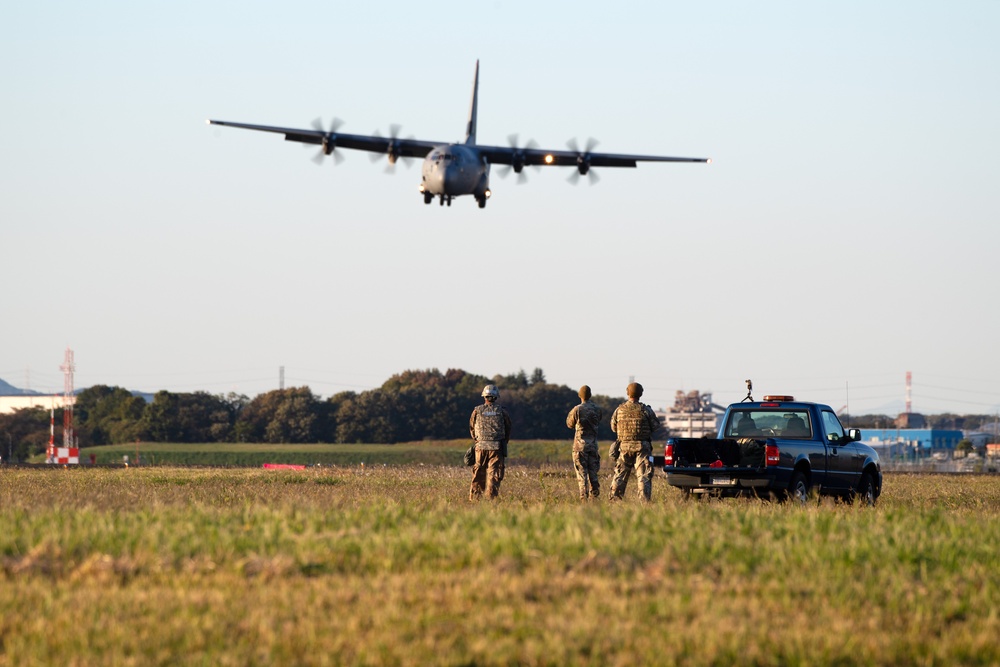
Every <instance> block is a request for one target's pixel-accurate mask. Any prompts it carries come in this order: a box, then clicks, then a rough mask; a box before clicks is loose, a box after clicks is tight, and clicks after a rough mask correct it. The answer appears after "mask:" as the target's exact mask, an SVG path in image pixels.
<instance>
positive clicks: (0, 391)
mask: <svg viewBox="0 0 1000 667" xmlns="http://www.w3.org/2000/svg"><path fill="white" fill-rule="evenodd" d="M0 396H42V393H41V392H38V391H32V390H30V389H18V388H17V387H15V386H14V385H12V384H9V383H8V382H6V381H5V380H3V379H0Z"/></svg>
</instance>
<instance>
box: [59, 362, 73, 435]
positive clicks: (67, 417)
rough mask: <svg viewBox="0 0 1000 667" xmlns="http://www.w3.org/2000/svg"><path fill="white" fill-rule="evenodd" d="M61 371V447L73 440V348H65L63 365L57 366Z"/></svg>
mask: <svg viewBox="0 0 1000 667" xmlns="http://www.w3.org/2000/svg"><path fill="white" fill-rule="evenodd" d="M59 370H61V371H62V372H63V391H64V394H63V447H67V448H69V447H72V446H73V445H74V442H73V403H74V402H76V397H75V396H74V395H73V372H74V371H75V370H76V365H75V364H74V363H73V350H71V349H69V348H68V347H67V348H66V357H65V358H64V361H63V365H62V366H60V367H59Z"/></svg>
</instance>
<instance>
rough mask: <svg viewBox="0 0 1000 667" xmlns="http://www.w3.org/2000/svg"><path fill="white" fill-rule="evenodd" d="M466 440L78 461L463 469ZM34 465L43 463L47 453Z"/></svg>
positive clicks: (521, 449)
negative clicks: (125, 460) (363, 464)
mask: <svg viewBox="0 0 1000 667" xmlns="http://www.w3.org/2000/svg"><path fill="white" fill-rule="evenodd" d="M469 444H470V440H468V439H466V440H428V441H422V442H406V443H398V444H394V445H371V444H359V445H329V444H323V445H301V444H296V445H273V444H245V443H244V444H219V443H204V444H202V443H198V444H177V443H155V442H141V443H137V444H129V445H101V446H97V447H85V448H83V449H81V450H80V461H81V463H85V464H86V463H89V462H90V456H91V455H93V456H94V458H95V462H96V463H98V464H101V465H109V464H113V465H121V464H122V462H123V457H124V456H128V458H129V462H130V463H131V464H132V465H134V464H135V461H136V460H137V459H138V460H139V461H141V462H142V464H143V465H156V466H197V465H200V466H232V467H253V468H259V467H260V466H261V465H263V464H264V463H293V464H301V465H309V466H315V465H320V466H357V465H360V464H362V463H365V464H367V465H414V464H421V463H422V464H424V465H444V466H448V465H461V462H462V455H463V454H464V453H465V450H466V448H467V447H468V446H469ZM571 448H572V441H571V440H565V441H559V440H521V441H518V442H515V443H511V450H510V460H511V462H512V463H514V464H517V463H524V464H528V465H540V464H546V463H563V462H566V461H568V460H569V454H568V452H569V451H570V450H571ZM32 461H33V462H34V463H44V462H45V454H44V453H42V454H39V455H37V456H35V457H34V458H33V459H32Z"/></svg>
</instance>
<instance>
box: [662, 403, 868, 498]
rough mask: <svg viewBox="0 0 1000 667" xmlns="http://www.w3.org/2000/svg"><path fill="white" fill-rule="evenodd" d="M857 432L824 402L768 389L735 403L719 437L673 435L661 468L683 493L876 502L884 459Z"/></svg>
mask: <svg viewBox="0 0 1000 667" xmlns="http://www.w3.org/2000/svg"><path fill="white" fill-rule="evenodd" d="M860 439H861V431H859V430H858V429H850V430H847V431H845V430H844V427H843V426H841V424H840V420H839V419H838V418H837V415H836V413H835V412H834V411H833V410H831V409H830V407H829V406H827V405H821V404H819V403H808V402H803V401H796V400H795V399H794V398H793V397H791V396H765V397H764V400H763V401H761V402H743V403H733V404H732V405H730V406H729V407H728V408H727V409H726V414H725V415H724V416H723V420H722V426H721V428H720V429H719V434H718V438H669V439H668V440H667V444H666V447H665V448H664V456H663V472H665V473H666V474H667V482H668V483H669V484H670V485H671V486H675V487H677V488H679V489H681V490H682V491H683V492H684V493H686V494H696V493H697V494H713V495H720V496H736V495H760V496H765V497H768V496H776V497H779V498H781V497H790V498H794V499H797V500H800V501H803V502H804V501H805V500H806V498H808V496H809V494H810V493H811V492H813V491H815V492H817V493H820V494H824V495H834V496H841V497H844V498H853V497H858V498H860V500H861V502H863V503H865V504H868V505H874V504H875V501H876V500H877V499H878V497H879V494H880V493H881V492H882V464H881V462H880V461H879V457H878V453H877V452H876V451H875V450H874V449H872V448H871V447H869V446H868V445H865V444H863V443H861V442H859V440H860ZM657 458H658V457H657Z"/></svg>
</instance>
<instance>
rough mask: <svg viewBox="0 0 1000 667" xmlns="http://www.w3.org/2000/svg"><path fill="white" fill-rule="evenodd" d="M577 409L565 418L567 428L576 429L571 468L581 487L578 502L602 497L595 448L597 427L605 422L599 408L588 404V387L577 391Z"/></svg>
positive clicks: (599, 461) (602, 412)
mask: <svg viewBox="0 0 1000 667" xmlns="http://www.w3.org/2000/svg"><path fill="white" fill-rule="evenodd" d="M580 398H581V403H580V405H576V406H574V407H573V409H572V410H570V411H569V414H568V415H567V416H566V426H568V427H569V428H572V429H576V434H575V435H574V436H573V467H574V468H576V482H577V485H578V486H579V487H580V500H586V499H587V498H597V497H598V496H599V495H601V482H600V478H599V476H598V473H600V471H601V453H600V451H599V450H598V447H597V427H598V426H599V425H600V423H601V420H602V419H603V418H604V411H603V410H601V408H600V406H598V405H597V404H596V403H592V402H591V401H590V387H588V386H586V385H584V386H583V387H581V388H580Z"/></svg>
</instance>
